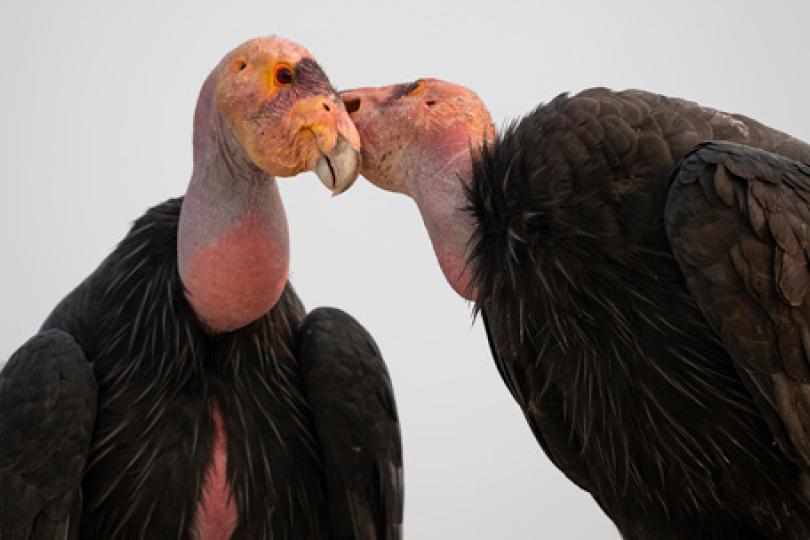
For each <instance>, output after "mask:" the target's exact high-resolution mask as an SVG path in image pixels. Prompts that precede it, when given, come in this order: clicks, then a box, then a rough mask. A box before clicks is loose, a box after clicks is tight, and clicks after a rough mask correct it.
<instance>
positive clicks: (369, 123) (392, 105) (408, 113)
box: [341, 79, 496, 195]
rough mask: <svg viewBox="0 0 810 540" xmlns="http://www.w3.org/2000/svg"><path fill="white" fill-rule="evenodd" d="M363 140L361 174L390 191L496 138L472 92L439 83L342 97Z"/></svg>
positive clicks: (407, 187)
mask: <svg viewBox="0 0 810 540" xmlns="http://www.w3.org/2000/svg"><path fill="white" fill-rule="evenodd" d="M341 97H342V98H343V102H344V103H345V104H346V110H347V111H348V112H349V115H350V116H351V118H352V120H353V121H354V124H355V126H357V129H358V131H359V132H360V136H361V138H362V140H363V149H362V170H361V173H362V174H363V176H365V177H366V178H367V179H368V180H369V181H371V183H373V184H374V185H376V186H377V187H380V188H382V189H386V190H389V191H397V192H401V193H405V194H409V195H413V193H412V192H413V188H414V186H413V183H414V182H416V181H418V180H420V179H423V178H425V177H431V176H433V175H435V174H437V173H438V172H440V170H441V167H442V166H443V165H445V164H447V162H448V160H451V159H454V158H456V157H458V156H459V155H462V156H464V157H465V159H466V160H467V161H469V152H470V150H471V149H472V150H475V149H476V148H480V146H481V144H482V143H483V142H484V141H485V140H488V139H491V138H492V137H494V136H495V133H496V132H495V128H494V125H493V123H492V118H491V116H490V114H489V111H488V110H487V108H486V106H485V105H484V103H483V102H482V101H481V99H480V98H479V97H478V96H477V95H476V94H475V93H474V92H473V91H471V90H468V89H467V88H464V87H463V86H459V85H457V84H453V83H450V82H447V81H442V80H439V79H419V80H417V81H415V82H412V83H404V84H395V85H391V86H385V87H380V88H359V89H355V90H347V91H344V92H341Z"/></svg>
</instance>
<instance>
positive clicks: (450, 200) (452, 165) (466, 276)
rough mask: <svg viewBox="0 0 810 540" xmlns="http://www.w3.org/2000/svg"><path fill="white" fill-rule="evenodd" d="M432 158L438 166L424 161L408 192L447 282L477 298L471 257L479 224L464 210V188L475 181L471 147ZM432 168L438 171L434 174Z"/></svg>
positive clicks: (462, 293)
mask: <svg viewBox="0 0 810 540" xmlns="http://www.w3.org/2000/svg"><path fill="white" fill-rule="evenodd" d="M429 161H430V162H432V163H434V164H435V166H433V167H431V166H430V164H427V165H428V166H427V167H426V166H425V165H426V164H425V163H423V164H422V166H421V167H420V168H421V171H422V172H421V174H420V176H419V178H414V179H412V180H411V182H410V184H411V185H410V187H409V188H408V195H410V196H411V197H412V198H413V199H414V201H416V205H417V206H418V207H419V212H420V213H421V214H422V220H423V221H424V223H425V228H426V229H427V232H428V235H429V236H430V240H431V243H432V244H433V251H434V253H435V254H436V258H437V259H438V261H439V266H440V267H441V269H442V272H443V273H444V277H445V278H446V279H447V282H448V283H449V284H450V286H451V287H452V288H453V290H454V291H456V293H458V294H459V295H460V296H461V297H463V298H466V299H467V300H473V301H474V300H475V299H476V291H475V287H474V286H473V284H472V270H471V268H469V267H468V266H467V259H468V256H469V251H468V250H469V246H470V237H471V235H472V232H473V230H474V225H475V224H474V221H473V219H472V217H471V216H470V215H469V214H468V213H467V212H466V211H465V210H464V208H465V207H466V206H467V205H468V202H467V197H466V194H465V192H464V190H465V187H466V186H468V185H469V184H470V182H471V181H472V161H471V157H470V150H469V147H468V146H464V147H463V148H462V149H461V150H458V149H456V150H455V151H446V152H442V151H441V150H439V151H437V152H436V153H435V154H434V155H433V156H432V157H431V158H429ZM430 169H432V170H433V171H435V172H434V173H430V172H429V171H430ZM425 173H427V174H425Z"/></svg>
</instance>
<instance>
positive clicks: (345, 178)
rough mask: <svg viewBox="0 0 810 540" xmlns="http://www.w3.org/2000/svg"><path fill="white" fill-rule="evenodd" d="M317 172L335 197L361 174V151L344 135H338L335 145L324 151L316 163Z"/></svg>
mask: <svg viewBox="0 0 810 540" xmlns="http://www.w3.org/2000/svg"><path fill="white" fill-rule="evenodd" d="M315 174H317V175H318V178H320V180H321V182H322V183H323V185H324V186H326V188H327V189H329V190H330V191H331V192H332V196H333V197H334V196H335V195H340V194H341V193H343V192H344V191H346V190H347V189H349V188H350V187H351V186H352V184H354V181H355V180H356V179H357V176H358V175H359V174H360V152H359V151H358V150H355V149H354V148H353V147H352V145H351V144H349V143H348V142H347V141H346V139H344V138H343V136H342V135H338V138H337V142H336V143H335V146H334V147H333V148H332V149H331V150H330V151H328V152H323V153H322V154H321V157H320V158H319V159H318V161H317V162H316V163H315Z"/></svg>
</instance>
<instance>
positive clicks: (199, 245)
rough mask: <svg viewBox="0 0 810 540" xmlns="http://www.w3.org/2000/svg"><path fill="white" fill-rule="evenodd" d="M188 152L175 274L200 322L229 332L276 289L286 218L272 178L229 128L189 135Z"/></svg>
mask: <svg viewBox="0 0 810 540" xmlns="http://www.w3.org/2000/svg"><path fill="white" fill-rule="evenodd" d="M195 127H196V126H195ZM194 151H195V152H194V153H195V162H194V172H193V174H192V177H191V181H190V183H189V186H188V190H187V192H186V196H185V199H184V200H183V206H182V209H181V211H180V225H179V230H178V235H177V248H178V249H177V252H178V267H179V272H180V278H181V280H182V282H183V286H184V288H185V294H186V298H187V299H188V301H189V303H190V304H191V306H192V308H193V309H194V312H195V313H196V315H197V317H198V318H199V319H200V321H201V322H202V323H203V325H204V326H205V327H206V328H207V329H208V330H209V331H210V332H212V333H219V332H227V331H231V330H235V329H237V328H241V327H242V326H245V325H247V324H249V323H251V322H253V321H255V320H256V319H258V318H259V317H261V316H262V315H264V314H265V313H267V312H268V311H270V309H271V308H272V307H273V306H274V305H275V303H276V302H277V301H278V299H279V297H280V296H281V293H282V291H283V290H284V285H285V283H286V281H287V273H288V269H289V242H288V235H287V218H286V216H285V214H284V207H283V206H282V204H281V198H280V195H279V192H278V187H277V185H276V180H275V178H273V177H272V176H269V175H267V174H266V173H264V172H262V171H261V170H259V169H258V168H256V167H255V166H254V165H252V164H251V163H250V162H248V160H247V159H246V158H245V157H244V155H243V154H242V152H241V151H240V150H239V149H238V148H237V147H236V145H234V141H233V140H231V139H229V138H228V135H227V132H225V133H224V134H223V132H218V134H217V135H216V136H213V137H211V138H208V139H206V140H204V141H202V142H201V141H200V140H198V139H197V138H195V148H194Z"/></svg>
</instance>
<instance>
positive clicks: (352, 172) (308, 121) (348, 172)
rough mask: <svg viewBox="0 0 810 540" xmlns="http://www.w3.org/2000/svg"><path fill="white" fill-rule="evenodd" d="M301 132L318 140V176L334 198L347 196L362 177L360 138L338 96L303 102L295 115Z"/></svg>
mask: <svg viewBox="0 0 810 540" xmlns="http://www.w3.org/2000/svg"><path fill="white" fill-rule="evenodd" d="M292 115H293V118H296V119H297V122H298V126H297V129H300V130H307V131H309V132H310V133H312V135H314V136H315V142H316V144H317V152H319V153H320V156H319V157H318V159H317V161H316V162H315V168H314V170H315V174H317V175H318V178H320V180H321V182H323V185H325V186H326V187H327V188H328V189H329V190H330V191H331V192H332V195H338V194H340V193H343V192H344V191H346V190H347V189H349V188H350V187H351V185H352V184H354V181H355V180H356V179H357V176H358V175H359V174H360V135H359V134H358V133H357V128H356V127H355V126H354V123H353V122H352V120H351V118H349V113H347V112H346V107H345V106H344V105H343V101H341V100H340V98H339V97H338V96H337V95H331V96H314V97H311V98H307V99H303V100H301V101H300V102H299V103H298V104H296V106H295V107H294V108H293V111H292Z"/></svg>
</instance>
